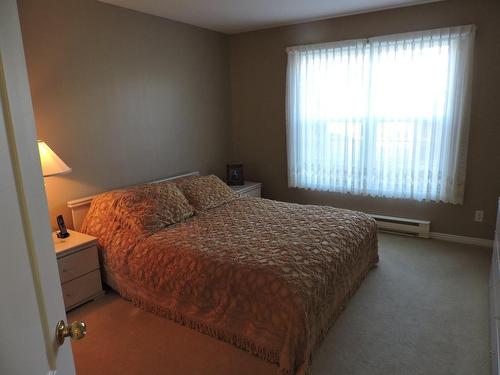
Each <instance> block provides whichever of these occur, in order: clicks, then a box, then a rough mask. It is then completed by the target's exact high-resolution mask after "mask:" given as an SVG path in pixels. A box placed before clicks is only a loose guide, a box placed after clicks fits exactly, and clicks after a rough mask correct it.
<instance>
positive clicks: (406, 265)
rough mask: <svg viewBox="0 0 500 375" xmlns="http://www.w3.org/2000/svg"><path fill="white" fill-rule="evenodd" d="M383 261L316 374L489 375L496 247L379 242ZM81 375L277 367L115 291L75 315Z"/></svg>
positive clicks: (320, 355) (320, 356)
mask: <svg viewBox="0 0 500 375" xmlns="http://www.w3.org/2000/svg"><path fill="white" fill-rule="evenodd" d="M379 243H380V264H379V266H378V267H377V268H376V269H374V270H373V271H372V272H370V274H369V275H368V277H367V279H366V280H365V282H364V283H363V285H362V286H361V288H360V289H359V291H358V292H357V293H356V295H355V296H354V297H353V299H352V300H351V302H350V303H349V305H348V307H347V309H346V310H345V311H344V312H343V314H342V315H341V316H340V318H339V320H338V321H337V322H336V324H335V326H334V327H333V328H332V329H331V331H330V333H329V335H328V336H327V338H326V339H325V341H324V343H323V344H322V346H321V347H320V348H319V350H318V351H317V352H316V354H315V356H314V359H313V366H312V373H313V374H314V375H326V374H328V375H407V374H408V375H416V374H418V375H420V374H422V375H445V374H446V375H487V374H489V360H490V359H489V330H488V276H489V266H490V256H491V252H490V250H488V249H486V248H481V247H474V246H465V245H458V244H454V243H448V242H441V241H436V240H424V239H415V238H410V237H402V236H396V235H388V234H381V235H380V240H379ZM68 319H69V320H71V321H73V320H77V319H81V320H84V321H85V322H86V323H87V325H88V335H87V337H86V338H85V339H84V340H82V341H78V342H74V343H73V352H74V355H75V362H76V367H77V373H78V374H79V375H101V374H106V375H113V374H120V375H129V374H148V375H153V374H188V375H194V374H200V375H201V374H203V375H204V374H210V375H211V374H217V375H224V374H238V375H240V374H241V375H245V374H259V375H260V374H263V375H271V374H273V373H274V372H275V371H276V368H277V367H275V366H273V365H271V364H269V363H266V362H264V361H262V360H259V359H258V358H256V357H253V356H252V355H250V354H247V353H246V352H244V351H242V350H239V349H236V348H234V347H232V346H231V345H228V344H225V343H223V342H220V341H217V340H214V339H212V338H210V337H208V336H205V335H202V334H199V333H197V332H195V331H193V330H190V329H188V328H185V327H182V326H180V325H177V324H175V323H172V322H170V321H168V320H166V319H161V318H158V317H156V316H154V315H151V314H148V313H146V312H143V311H142V310H140V309H137V308H135V307H134V306H133V305H132V304H130V303H129V302H127V301H125V300H123V299H122V298H120V297H119V296H117V295H116V294H114V293H108V294H107V295H106V296H105V297H103V298H101V299H99V300H97V301H94V302H91V303H89V304H87V305H84V306H82V307H80V308H78V309H76V310H73V311H72V312H70V313H69V315H68Z"/></svg>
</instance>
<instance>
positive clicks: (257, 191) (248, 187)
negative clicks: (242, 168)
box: [230, 181, 262, 198]
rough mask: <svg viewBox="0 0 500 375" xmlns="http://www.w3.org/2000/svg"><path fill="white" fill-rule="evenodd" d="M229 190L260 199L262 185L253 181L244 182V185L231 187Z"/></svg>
mask: <svg viewBox="0 0 500 375" xmlns="http://www.w3.org/2000/svg"><path fill="white" fill-rule="evenodd" d="M230 188H231V189H233V191H235V192H237V193H239V194H241V195H246V196H248V197H259V198H260V195H261V192H262V184H261V183H260V182H254V181H245V184H244V185H232V186H230Z"/></svg>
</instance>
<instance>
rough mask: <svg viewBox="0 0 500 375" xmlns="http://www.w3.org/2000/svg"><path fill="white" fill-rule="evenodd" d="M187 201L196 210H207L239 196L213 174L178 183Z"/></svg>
mask: <svg viewBox="0 0 500 375" xmlns="http://www.w3.org/2000/svg"><path fill="white" fill-rule="evenodd" d="M178 186H179V187H180V189H181V190H182V192H183V193H184V195H185V196H186V198H187V199H188V201H189V203H191V205H193V207H194V208H195V209H196V210H198V211H203V210H208V209H210V208H214V207H217V206H220V205H221V204H224V203H227V202H231V201H233V200H235V199H237V198H238V197H239V195H238V194H236V193H235V192H234V191H233V190H232V189H231V188H230V187H229V186H227V185H226V184H225V183H224V182H223V181H222V180H221V179H220V178H218V177H217V176H214V175H210V176H200V177H196V178H190V179H187V180H183V181H181V182H179V183H178Z"/></svg>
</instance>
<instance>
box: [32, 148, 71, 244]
mask: <svg viewBox="0 0 500 375" xmlns="http://www.w3.org/2000/svg"><path fill="white" fill-rule="evenodd" d="M38 152H39V153H40V163H41V165H42V174H43V177H50V176H57V175H60V174H65V173H69V172H71V168H70V167H68V165H67V164H66V163H65V162H63V161H62V159H61V158H60V157H59V156H57V154H56V153H55V152H54V151H52V149H51V148H50V147H49V146H48V145H47V144H46V143H45V142H43V141H38ZM57 225H58V227H59V232H58V233H57V237H59V238H66V237H69V233H68V231H67V229H66V225H65V224H64V219H63V217H62V215H59V216H57Z"/></svg>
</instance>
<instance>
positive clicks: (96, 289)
mask: <svg viewBox="0 0 500 375" xmlns="http://www.w3.org/2000/svg"><path fill="white" fill-rule="evenodd" d="M62 291H63V298H64V306H65V307H66V309H68V308H69V307H72V306H74V305H77V304H80V303H83V302H85V301H86V300H88V299H91V298H93V297H95V296H96V295H98V294H99V293H102V285H101V273H100V272H99V270H95V271H92V272H90V273H88V274H86V275H83V276H80V277H79V278H77V279H74V280H71V281H68V282H67V283H64V284H62Z"/></svg>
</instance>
